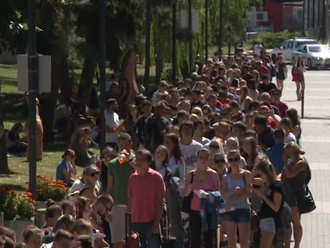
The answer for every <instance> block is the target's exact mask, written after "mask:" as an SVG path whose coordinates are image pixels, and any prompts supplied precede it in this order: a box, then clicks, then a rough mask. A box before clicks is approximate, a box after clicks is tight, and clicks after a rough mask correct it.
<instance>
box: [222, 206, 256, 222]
mask: <svg viewBox="0 0 330 248" xmlns="http://www.w3.org/2000/svg"><path fill="white" fill-rule="evenodd" d="M222 216H223V220H224V221H228V222H235V223H242V224H249V223H251V210H250V209H248V208H238V209H235V210H234V211H230V212H226V213H223V214H222Z"/></svg>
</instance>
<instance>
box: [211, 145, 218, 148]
mask: <svg viewBox="0 0 330 248" xmlns="http://www.w3.org/2000/svg"><path fill="white" fill-rule="evenodd" d="M209 147H210V149H219V146H218V145H209Z"/></svg>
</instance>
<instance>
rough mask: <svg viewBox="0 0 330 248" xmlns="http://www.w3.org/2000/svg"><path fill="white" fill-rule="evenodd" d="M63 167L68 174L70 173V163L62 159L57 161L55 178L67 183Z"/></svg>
mask: <svg viewBox="0 0 330 248" xmlns="http://www.w3.org/2000/svg"><path fill="white" fill-rule="evenodd" d="M63 169H66V170H67V171H68V173H69V175H70V174H71V163H70V162H66V161H64V160H62V162H61V163H59V164H58V165H57V167H56V180H61V181H63V182H65V183H67V180H66V178H65V176H64V173H63Z"/></svg>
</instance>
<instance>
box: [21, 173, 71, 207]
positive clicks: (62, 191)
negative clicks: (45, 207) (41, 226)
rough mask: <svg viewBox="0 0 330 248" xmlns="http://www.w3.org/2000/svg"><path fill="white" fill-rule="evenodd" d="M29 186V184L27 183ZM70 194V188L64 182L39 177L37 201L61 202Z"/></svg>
mask: <svg viewBox="0 0 330 248" xmlns="http://www.w3.org/2000/svg"><path fill="white" fill-rule="evenodd" d="M27 184H28V183H27ZM68 193H69V188H68V187H67V185H66V184H65V183H63V182H62V181H56V180H54V179H52V178H49V177H45V176H40V175H38V176H37V201H47V200H48V199H52V200H53V201H61V200H63V199H64V197H65V196H66V195H67V194H68Z"/></svg>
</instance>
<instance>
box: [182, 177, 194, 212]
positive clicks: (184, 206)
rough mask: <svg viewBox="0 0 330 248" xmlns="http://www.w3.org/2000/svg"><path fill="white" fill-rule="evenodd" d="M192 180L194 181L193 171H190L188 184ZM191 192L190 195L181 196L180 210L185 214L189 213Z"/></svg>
mask: <svg viewBox="0 0 330 248" xmlns="http://www.w3.org/2000/svg"><path fill="white" fill-rule="evenodd" d="M193 181H194V172H191V179H190V184H192V183H193ZM193 194H194V193H193V192H191V193H190V195H188V196H185V197H183V200H182V206H181V212H184V213H186V214H189V213H190V204H191V199H192V198H193Z"/></svg>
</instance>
